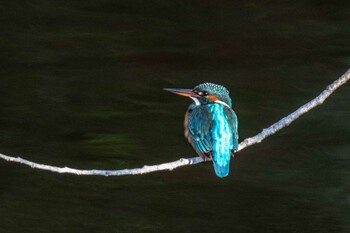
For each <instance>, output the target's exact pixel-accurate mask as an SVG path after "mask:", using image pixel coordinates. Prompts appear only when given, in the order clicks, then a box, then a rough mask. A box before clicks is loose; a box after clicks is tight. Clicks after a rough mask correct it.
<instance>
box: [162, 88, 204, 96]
mask: <svg viewBox="0 0 350 233" xmlns="http://www.w3.org/2000/svg"><path fill="white" fill-rule="evenodd" d="M163 90H164V91H169V92H171V93H174V94H177V95H181V96H186V97H197V98H198V97H201V96H200V95H197V94H196V93H194V92H193V90H192V89H179V88H164V89H163Z"/></svg>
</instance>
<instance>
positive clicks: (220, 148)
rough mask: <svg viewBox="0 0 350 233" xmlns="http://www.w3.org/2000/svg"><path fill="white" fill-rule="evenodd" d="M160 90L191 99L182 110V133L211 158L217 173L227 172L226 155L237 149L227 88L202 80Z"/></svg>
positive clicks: (235, 116) (236, 133) (202, 156)
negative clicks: (191, 101)
mask: <svg viewBox="0 0 350 233" xmlns="http://www.w3.org/2000/svg"><path fill="white" fill-rule="evenodd" d="M164 90H165V91H169V92H171V93H174V94H177V95H181V96H185V97H189V98H191V99H192V100H193V103H192V104H190V106H189V107H188V109H187V111H186V114H185V122H184V127H185V137H186V138H187V140H188V142H189V143H190V144H191V145H192V147H193V148H194V150H195V151H196V153H197V154H198V155H199V156H200V157H201V158H202V159H204V160H205V159H206V158H209V159H211V160H212V161H213V166H214V171H215V173H216V175H217V176H218V177H220V178H223V177H226V176H228V174H229V170H230V158H231V156H232V157H233V156H234V153H235V152H236V151H237V150H238V119H237V115H236V113H235V111H234V110H233V109H232V100H231V98H230V96H229V91H228V90H227V88H226V87H224V86H222V85H219V84H214V83H208V82H206V83H202V84H199V85H197V86H195V87H194V88H193V89H179V88H164Z"/></svg>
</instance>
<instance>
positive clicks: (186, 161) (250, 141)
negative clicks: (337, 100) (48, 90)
mask: <svg viewBox="0 0 350 233" xmlns="http://www.w3.org/2000/svg"><path fill="white" fill-rule="evenodd" d="M349 79H350V69H349V70H348V71H346V73H345V74H343V75H342V76H341V77H340V78H339V79H337V80H335V81H334V82H333V83H332V84H330V85H329V86H327V88H326V89H325V90H324V91H323V92H321V94H319V95H318V96H317V97H316V98H314V99H313V100H311V101H310V102H308V103H306V104H304V105H303V106H301V107H300V108H298V109H297V110H296V111H294V112H293V113H291V114H289V115H288V116H286V117H284V118H283V119H281V120H279V121H278V122H276V123H275V124H273V125H271V126H270V127H268V128H266V129H263V131H262V132H261V133H259V134H257V135H255V136H254V137H250V138H247V139H245V140H244V141H243V142H241V143H240V144H239V149H238V151H241V150H243V149H245V148H247V147H248V146H251V145H254V144H256V143H260V142H261V141H262V140H264V139H265V138H267V137H268V136H270V135H272V134H275V133H276V132H277V131H279V130H281V129H283V128H284V127H287V126H288V125H290V124H291V123H292V122H293V121H295V120H296V119H297V118H299V117H300V116H302V115H303V114H305V113H307V112H308V111H310V110H311V109H313V108H314V107H316V106H318V105H320V104H322V103H323V102H324V101H325V100H326V99H327V98H328V97H329V96H330V95H331V94H332V93H333V92H334V91H335V90H336V89H337V88H338V87H340V86H342V85H343V84H345V83H346V82H347V81H348V80H349ZM0 158H2V159H4V160H6V161H9V162H16V163H22V164H25V165H27V166H30V167H32V168H37V169H41V170H47V171H51V172H57V173H71V174H75V175H101V176H122V175H140V174H145V173H150V172H155V171H162V170H173V169H175V168H178V167H181V166H185V165H193V164H198V163H201V162H205V161H204V160H202V159H201V158H200V157H193V158H182V159H179V160H176V161H173V162H169V163H162V164H158V165H152V166H147V165H145V166H143V167H142V168H132V169H122V170H95V169H93V170H80V169H74V168H69V167H55V166H50V165H44V164H39V163H34V162H31V161H29V160H25V159H22V158H20V157H17V158H15V157H11V156H7V155H3V154H0ZM206 161H208V160H206Z"/></svg>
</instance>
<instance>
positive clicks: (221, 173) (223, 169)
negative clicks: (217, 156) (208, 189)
mask: <svg viewBox="0 0 350 233" xmlns="http://www.w3.org/2000/svg"><path fill="white" fill-rule="evenodd" d="M213 165H214V171H215V173H216V175H217V176H218V177H220V178H223V177H226V176H228V173H229V171H230V162H228V163H226V164H225V165H219V164H218V163H217V162H216V161H215V160H213Z"/></svg>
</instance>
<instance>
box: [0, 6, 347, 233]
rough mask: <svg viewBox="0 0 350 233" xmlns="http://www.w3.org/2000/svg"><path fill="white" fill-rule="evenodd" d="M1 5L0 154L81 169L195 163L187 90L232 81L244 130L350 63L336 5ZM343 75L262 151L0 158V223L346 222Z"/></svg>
mask: <svg viewBox="0 0 350 233" xmlns="http://www.w3.org/2000/svg"><path fill="white" fill-rule="evenodd" d="M329 2H331V1H284V2H283V3H282V2H281V1H215V3H214V1H165V0H163V1H108V0H104V1H92V0H91V1H43V0H37V1H27V2H24V1H2V3H1V14H0V30H1V34H0V35H1V36H0V51H1V53H0V82H1V83H0V93H1V98H0V106H1V109H0V153H4V154H7V155H13V156H22V157H24V158H26V159H29V160H33V161H36V162H40V163H45V164H50V165H56V166H69V167H75V168H81V169H91V168H96V169H119V168H132V167H139V166H142V165H144V164H157V163H161V162H167V161H172V160H176V159H178V158H180V157H193V156H195V153H194V152H193V150H192V148H191V147H190V145H188V143H187V142H186V140H185V139H184V137H183V126H182V121H183V116H184V112H185V110H186V108H187V106H188V104H190V103H191V101H190V100H188V99H185V98H181V97H178V96H175V95H171V94H169V93H166V92H164V91H162V88H163V87H182V88H190V87H193V86H195V85H197V84H199V83H202V82H206V81H210V82H215V83H220V84H223V85H225V86H226V87H227V88H228V89H229V90H230V91H231V97H232V98H233V102H234V107H235V110H236V112H237V115H238V117H239V123H240V138H241V139H244V138H246V137H248V136H253V135H255V134H256V133H258V132H260V130H261V129H262V128H264V127H266V126H268V125H270V124H272V123H274V122H275V121H277V120H279V119H280V118H282V117H284V116H285V115H287V114H288V113H290V112H292V111H294V110H295V109H296V108H297V107H298V106H300V105H302V104H303V103H305V102H307V101H309V100H310V99H312V98H313V97H314V96H316V95H317V94H318V93H319V92H320V91H321V90H323V88H324V87H325V86H326V85H328V84H329V83H331V82H332V81H333V80H335V79H336V78H338V77H339V76H340V75H341V74H343V73H344V72H345V71H346V69H348V68H349V67H350V45H349V38H350V4H349V3H348V1H332V3H329ZM349 106H350V85H349V84H347V85H345V86H344V87H342V88H341V89H339V90H338V91H337V92H335V94H334V95H332V96H331V97H330V99H329V100H327V101H326V102H325V103H324V104H323V105H322V106H320V107H318V108H317V109H315V110H313V111H311V112H310V113H308V114H307V115H305V116H304V117H302V118H301V119H299V120H298V121H296V122H295V123H293V124H292V125H291V126H290V127H288V128H286V129H284V130H283V131H281V132H279V133H277V134H276V135H274V136H271V137H270V138H268V139H266V140H265V141H264V142H263V143H261V144H259V145H255V146H252V147H250V148H247V149H246V150H244V151H242V152H240V153H239V154H238V155H237V156H236V157H235V158H234V160H233V161H232V163H231V173H230V176H229V177H227V178H225V179H219V178H217V177H216V176H215V175H214V172H213V169H212V166H211V165H210V164H209V163H206V164H200V165H196V166H192V167H184V168H180V169H177V170H174V171H172V172H159V173H153V174H149V175H143V176H126V177H84V176H80V177H78V176H74V175H60V174H55V173H50V172H46V171H41V170H33V169H30V168H28V167H26V166H23V165H19V164H13V163H7V162H5V161H0V198H1V203H0V229H1V230H0V232H2V233H7V232H11V233H12V232H27V233H29V232H35V233H36V232H349V231H350V185H349V184H350V161H349V158H350V157H349V156H350V145H349V139H350V122H349V117H350V108H349Z"/></svg>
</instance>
